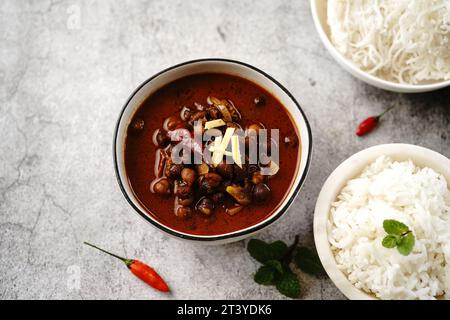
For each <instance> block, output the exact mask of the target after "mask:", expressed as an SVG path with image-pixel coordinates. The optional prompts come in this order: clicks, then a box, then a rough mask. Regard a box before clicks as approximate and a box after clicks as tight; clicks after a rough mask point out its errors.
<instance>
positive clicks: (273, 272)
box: [247, 236, 323, 298]
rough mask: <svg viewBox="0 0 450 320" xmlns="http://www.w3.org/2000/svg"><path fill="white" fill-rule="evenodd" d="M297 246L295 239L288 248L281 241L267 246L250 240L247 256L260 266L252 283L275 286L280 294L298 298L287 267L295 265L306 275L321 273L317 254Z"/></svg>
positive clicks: (297, 286)
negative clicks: (293, 263)
mask: <svg viewBox="0 0 450 320" xmlns="http://www.w3.org/2000/svg"><path fill="white" fill-rule="evenodd" d="M297 244H298V236H297V237H295V241H294V243H293V244H292V245H291V246H287V245H286V243H284V242H283V241H275V242H272V243H267V242H264V241H261V240H257V239H252V240H250V241H249V243H248V246H247V250H248V252H249V253H250V255H251V256H252V257H253V258H254V259H255V260H257V261H258V262H260V263H262V264H263V265H262V266H261V267H260V268H259V269H258V271H257V272H256V273H255V275H254V280H255V282H256V283H258V284H261V285H274V286H275V287H276V288H277V290H278V291H279V292H280V293H281V294H283V295H285V296H287V297H289V298H297V297H298V296H299V294H300V282H299V280H298V278H297V276H296V275H295V273H293V272H292V270H291V268H290V266H289V265H290V263H291V262H295V264H296V265H297V266H298V267H299V268H300V269H301V270H302V271H303V272H306V273H309V274H319V273H321V272H322V271H323V267H322V265H321V264H320V260H319V257H318V256H317V253H315V251H312V250H310V249H308V248H305V247H297Z"/></svg>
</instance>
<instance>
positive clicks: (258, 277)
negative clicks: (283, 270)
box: [253, 266, 275, 285]
mask: <svg viewBox="0 0 450 320" xmlns="http://www.w3.org/2000/svg"><path fill="white" fill-rule="evenodd" d="M274 277H275V271H274V269H273V268H272V267H268V266H262V267H260V268H259V269H258V271H256V273H255V276H254V277H253V279H254V280H255V282H256V283H258V284H263V285H269V284H273V279H274Z"/></svg>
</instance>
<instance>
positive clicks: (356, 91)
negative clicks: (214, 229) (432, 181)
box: [0, 0, 450, 299]
mask: <svg viewBox="0 0 450 320" xmlns="http://www.w3.org/2000/svg"><path fill="white" fill-rule="evenodd" d="M0 30H1V36H0V81H1V83H0V101H1V103H0V137H1V139H0V299H26V298H32V299H44V298H50V299H128V298H131V299H163V298H178V299H189V298H193V299H207V298H210V299H230V298H233V299H281V298H283V297H282V296H281V295H280V294H279V293H278V292H277V291H276V290H275V289H273V288H269V287H264V286H259V285H256V284H255V283H254V282H253V280H252V277H251V275H252V274H253V273H254V272H255V270H256V268H257V263H256V262H255V261H253V260H252V259H251V258H250V257H249V256H248V254H247V252H246V250H245V243H244V242H238V243H234V244H230V245H223V246H215V247H204V246H200V245H195V244H191V243H185V242H181V241H179V240H175V239H172V238H170V237H168V236H166V235H165V234H163V233H161V232H158V231H157V230H155V229H153V228H152V227H150V226H149V225H148V224H146V223H144V222H143V220H141V218H140V217H139V216H138V215H137V214H135V213H134V212H133V210H132V209H131V208H130V207H129V205H128V204H127V202H126V201H125V199H124V198H123V196H122V194H121V192H120V190H119V188H118V185H117V183H116V178H115V175H114V171H113V165H112V152H111V142H112V136H113V130H114V125H115V122H116V119H117V117H118V114H119V111H120V110H121V108H122V105H123V103H124V102H125V101H126V99H127V97H128V96H129V94H130V93H131V92H132V91H133V90H134V88H136V87H137V86H138V85H139V84H140V83H141V82H142V81H144V80H145V79H146V78H148V77H149V76H151V75H152V74H154V73H156V72H158V71H160V70H162V69H163V68H166V67H169V66H171V65H174V64H176V63H179V62H182V61H186V60H190V59H196V58H201V57H224V58H232V59H237V60H241V61H245V62H247V63H250V64H253V65H255V66H257V67H259V68H261V69H263V70H265V71H266V72H268V73H269V74H271V75H272V76H274V77H275V78H276V79H277V80H279V81H280V82H281V83H283V84H284V85H285V86H286V87H287V88H288V89H289V90H290V91H291V92H292V94H293V95H294V96H295V97H296V98H297V99H298V101H299V102H300V103H301V105H302V107H303V109H304V110H305V112H306V114H307V116H308V118H309V120H310V123H311V126H312V130H313V137H314V139H313V140H314V142H313V144H314V155H313V160H312V166H311V170H310V173H309V176H308V179H307V181H306V183H305V185H304V187H303V189H302V191H301V193H300V195H299V196H298V198H297V199H296V201H295V203H294V205H293V206H292V208H291V209H290V211H289V214H288V215H287V216H286V217H285V218H284V219H282V220H281V221H280V222H279V223H277V224H275V225H273V226H271V227H270V228H268V229H267V230H266V231H264V232H262V233H261V234H260V235H259V237H260V238H263V239H267V240H276V239H282V240H285V241H287V242H290V241H292V240H293V238H294V236H295V235H296V234H299V235H300V239H301V240H300V241H301V243H302V244H304V245H307V246H312V245H313V234H312V218H313V209H314V206H315V201H316V197H317V195H318V192H319V190H320V188H321V186H322V184H323V182H324V181H325V179H326V177H327V176H328V175H329V174H330V173H331V171H332V170H333V169H334V168H335V167H336V166H337V165H338V164H339V163H340V162H341V161H343V160H344V159H346V158H347V157H348V156H350V155H352V154H353V153H355V152H357V151H358V150H361V149H363V148H366V147H369V146H373V145H376V144H381V143H388V142H405V143H412V144H417V145H422V146H425V147H428V148H431V149H433V150H436V151H438V152H440V153H442V154H444V155H445V156H447V157H449V156H450V145H449V140H448V138H449V129H450V124H449V122H450V107H449V102H450V89H444V90H441V91H439V92H434V93H428V94H417V95H404V94H395V93H388V92H385V91H381V90H378V89H376V88H372V87H370V86H368V85H365V84H364V83H362V82H360V81H358V80H356V79H354V78H353V77H351V76H350V75H349V74H347V73H346V72H345V71H343V70H342V69H341V68H340V67H339V66H338V65H337V64H336V63H335V62H334V60H333V59H332V58H331V56H330V55H329V54H328V53H327V51H326V49H325V48H324V47H323V45H322V44H321V42H320V40H319V38H318V36H317V34H316V31H315V29H314V25H313V22H312V19H311V16H310V8H309V1H281V0H280V1H273V0H258V1H257V0H253V1H229V0H227V1H225V0H223V1H211V0H200V1H182V0H178V1H167V0H152V1H131V0H130V1H123V0H120V1H119V0H115V1H97V2H89V1H46V0H41V1H31V0H28V1H25V0H24V1H15V0H3V1H1V3H0ZM391 105H397V107H396V108H395V109H394V110H392V111H391V112H390V113H389V114H387V115H386V117H385V118H384V119H383V123H382V124H381V126H380V127H379V128H378V129H377V130H376V131H375V132H373V133H372V134H371V135H369V136H367V137H365V138H362V139H361V138H357V137H356V136H355V135H354V129H355V125H356V124H357V123H358V121H359V120H361V119H363V118H365V117H366V116H369V115H373V114H377V113H379V112H380V111H382V110H384V109H385V108H386V107H388V106H391ZM84 240H89V241H91V242H93V243H95V244H97V245H101V246H103V247H105V248H108V249H110V250H111V251H113V252H116V253H117V254H120V255H124V256H129V257H136V258H140V259H142V260H144V261H146V262H148V263H150V264H152V265H153V266H154V267H155V268H156V269H157V270H159V271H161V274H162V275H163V276H164V277H165V278H166V279H167V280H168V282H169V284H170V285H171V287H172V288H173V293H172V294H171V295H169V296H166V295H163V294H159V293H157V292H155V291H154V290H151V289H149V288H148V287H146V286H145V285H143V284H142V283H141V282H139V281H138V280H137V279H135V278H133V277H132V276H130V275H129V273H128V271H127V270H126V268H125V267H124V266H122V265H121V263H120V262H119V261H115V260H112V259H111V258H109V257H107V256H104V255H101V254H99V253H98V252H96V251H94V250H92V249H90V248H88V247H86V246H83V245H82V242H83V241H84ZM300 278H301V281H302V282H303V285H302V287H303V289H302V295H301V298H303V299H342V298H344V297H343V296H342V294H340V292H339V291H338V290H337V289H336V287H335V286H334V285H333V284H332V283H331V281H330V280H329V279H327V278H321V279H315V278H312V277H309V276H305V275H302V274H301V275H300Z"/></svg>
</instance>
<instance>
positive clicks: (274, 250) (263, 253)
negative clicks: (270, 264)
mask: <svg viewBox="0 0 450 320" xmlns="http://www.w3.org/2000/svg"><path fill="white" fill-rule="evenodd" d="M247 250H248V252H249V253H250V255H251V256H252V257H253V258H254V259H255V260H256V261H258V262H261V263H266V262H267V261H269V260H281V259H282V258H283V256H284V255H285V254H286V252H287V251H288V246H287V245H286V243H284V242H283V241H275V242H272V243H270V244H269V243H266V242H264V241H262V240H257V239H252V240H250V242H249V243H248V246H247Z"/></svg>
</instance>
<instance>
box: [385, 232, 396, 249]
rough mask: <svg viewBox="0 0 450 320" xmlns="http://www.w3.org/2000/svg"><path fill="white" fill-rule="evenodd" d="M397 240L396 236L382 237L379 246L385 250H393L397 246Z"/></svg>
mask: <svg viewBox="0 0 450 320" xmlns="http://www.w3.org/2000/svg"><path fill="white" fill-rule="evenodd" d="M398 238H399V237H398V236H395V235H392V234H388V235H387V236H386V237H384V239H383V241H382V242H381V244H382V245H383V247H385V248H389V249H391V248H395V247H396V246H397V241H398V240H399V239H398Z"/></svg>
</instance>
